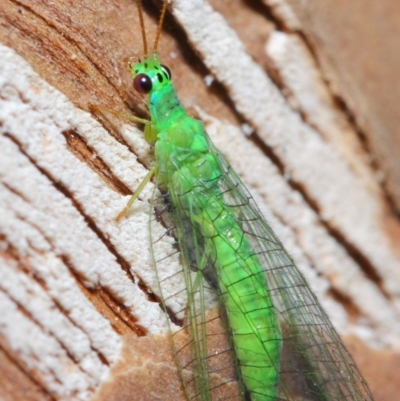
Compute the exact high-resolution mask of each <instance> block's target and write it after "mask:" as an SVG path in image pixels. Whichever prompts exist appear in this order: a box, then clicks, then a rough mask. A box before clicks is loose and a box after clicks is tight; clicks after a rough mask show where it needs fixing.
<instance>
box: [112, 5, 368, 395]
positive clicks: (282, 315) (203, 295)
mask: <svg viewBox="0 0 400 401" xmlns="http://www.w3.org/2000/svg"><path fill="white" fill-rule="evenodd" d="M136 3H137V5H138V12H139V16H140V23H141V30H142V36H143V42H144V59H143V61H139V62H138V63H136V64H134V65H132V67H131V72H132V76H133V80H134V88H135V90H136V91H137V92H139V93H141V94H143V95H147V96H148V107H149V112H150V116H151V120H150V121H147V122H146V121H143V120H141V119H137V118H135V117H132V120H134V121H139V122H145V139H146V141H147V142H148V143H150V144H152V145H154V156H155V166H154V167H153V168H152V169H151V170H150V172H149V174H148V176H147V177H146V179H145V180H144V181H143V182H142V184H141V185H140V186H139V188H138V189H137V191H136V192H135V193H134V194H133V196H132V198H131V200H130V201H129V203H128V205H127V206H126V208H125V209H124V210H123V211H122V212H121V214H120V215H119V216H118V218H121V217H122V216H124V215H125V214H126V212H127V210H128V209H129V208H130V207H131V205H132V203H133V202H134V201H135V199H137V197H138V196H139V194H140V192H141V191H142V189H143V188H144V186H145V185H146V184H147V183H148V182H149V181H150V180H151V179H152V178H153V177H155V179H156V183H157V187H158V188H159V189H160V191H161V193H162V194H163V199H165V200H166V201H167V203H168V205H169V207H168V208H169V211H170V214H171V216H172V225H171V226H169V227H168V228H169V230H168V232H170V233H173V234H174V236H175V237H176V241H177V246H178V248H179V251H180V255H181V262H182V265H183V276H184V278H185V286H186V296H187V307H186V309H185V316H184V319H183V320H184V322H183V327H184V329H186V330H187V331H188V332H189V335H190V341H189V342H187V343H185V344H183V345H182V344H181V343H179V341H178V340H177V339H176V336H174V349H175V354H176V360H177V364H178V368H179V371H180V374H181V379H182V383H183V387H184V389H185V393H186V396H187V398H188V399H195V400H215V399H228V398H229V399H237V400H251V401H275V400H276V401H278V400H290V401H295V400H296V401H298V400H302V401H308V400H310V401H314V400H324V401H331V400H337V401H339V400H340V401H342V400H357V401H361V400H372V395H371V393H370V391H369V389H368V385H367V384H366V382H365V380H364V379H363V377H362V376H361V374H360V372H359V371H358V369H357V367H356V365H355V363H354V361H353V360H352V358H351V356H350V354H349V353H348V351H347V349H346V348H345V346H344V345H343V343H342V341H341V340H340V338H339V336H338V334H337V333H336V331H335V329H334V328H333V326H332V324H331V323H330V321H329V318H328V317H327V315H326V314H325V312H324V311H323V309H322V308H321V306H320V304H319V303H318V301H317V299H316V297H315V295H314V294H313V293H312V291H311V290H310V288H309V286H308V285H307V283H306V281H305V279H304V277H303V276H302V274H301V273H300V272H299V270H298V269H297V267H296V266H295V264H294V262H293V261H292V259H291V258H290V256H289V255H288V253H287V252H286V250H285V249H284V248H283V246H282V244H281V242H280V241H279V239H278V238H277V237H276V235H275V234H274V233H273V231H272V230H271V228H270V227H269V225H268V223H267V222H266V221H265V219H264V218H263V216H262V215H261V213H260V211H259V209H258V207H257V205H256V204H255V202H254V200H253V199H252V197H251V196H250V194H249V192H248V191H247V189H246V188H245V186H244V185H243V183H242V182H241V180H240V178H239V177H238V176H237V175H236V174H235V172H234V171H233V170H232V168H231V167H230V165H229V164H228V162H227V161H226V160H225V159H224V157H223V156H222V155H221V153H220V152H219V151H218V150H217V149H216V148H215V146H214V145H213V144H212V142H211V140H210V138H209V137H208V135H207V133H206V132H205V129H204V126H203V123H202V122H201V121H199V120H197V119H195V118H193V117H191V116H189V115H188V114H187V112H186V110H185V109H184V107H183V106H182V105H181V103H180V101H179V99H178V97H177V94H176V93H175V90H174V87H173V85H172V81H171V72H170V71H169V69H168V68H167V67H166V66H164V65H162V64H160V61H159V58H158V55H157V50H156V49H157V43H158V39H159V36H160V32H161V27H162V23H163V18H164V16H165V13H166V9H167V0H165V1H164V5H163V8H162V13H161V17H160V22H159V28H158V31H157V35H156V39H155V44H154V50H153V54H152V55H150V56H148V54H147V44H146V39H145V35H144V23H143V16H142V10H141V3H140V0H136ZM163 213H164V212H163V211H161V212H159V213H158V216H159V217H161V218H162V216H163ZM156 243H157V239H154V240H153V245H154V246H156ZM156 265H157V263H156ZM161 287H162V285H161ZM162 291H163V289H162V288H161V292H162ZM209 293H211V294H213V295H214V301H215V302H216V304H217V305H218V307H217V309H218V311H219V312H218V316H216V318H218V319H220V320H221V321H222V322H223V324H224V327H225V329H226V331H227V334H228V338H229V341H228V343H227V346H226V348H225V349H223V352H221V350H219V351H216V350H215V349H213V345H212V341H213V336H215V337H217V336H219V334H220V333H219V332H215V331H212V329H210V324H209V323H210V322H211V321H212V318H211V317H210V315H209V314H208V312H207V309H206V305H207V302H208V301H207V298H208V294H209ZM164 302H166V301H165V299H164ZM221 355H222V356H223V357H222V358H221ZM188 372H191V373H188ZM224 372H225V373H226V375H225V373H224Z"/></svg>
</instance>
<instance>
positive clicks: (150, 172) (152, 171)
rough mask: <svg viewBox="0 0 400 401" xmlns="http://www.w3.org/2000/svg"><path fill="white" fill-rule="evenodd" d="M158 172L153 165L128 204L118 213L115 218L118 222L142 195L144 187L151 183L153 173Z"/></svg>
mask: <svg viewBox="0 0 400 401" xmlns="http://www.w3.org/2000/svg"><path fill="white" fill-rule="evenodd" d="M155 173H156V167H153V168H152V169H151V170H150V171H149V172H148V174H147V175H146V177H145V178H144V180H143V181H142V182H141V183H140V185H139V187H138V188H137V190H136V191H135V192H134V193H133V195H132V196H131V198H130V199H129V201H128V203H127V204H126V206H125V207H124V209H123V210H122V211H121V212H120V213H119V214H118V216H117V217H116V218H115V220H116V221H117V222H119V221H120V220H121V219H122V218H123V217H124V216H125V215H126V214H127V213H128V211H129V209H130V208H131V206H132V204H133V202H135V200H136V199H137V198H138V196H139V195H140V193H141V192H142V191H143V188H144V187H145V186H146V185H147V184H148V183H149V181H150V180H151V179H152V177H153V175H154V174H155Z"/></svg>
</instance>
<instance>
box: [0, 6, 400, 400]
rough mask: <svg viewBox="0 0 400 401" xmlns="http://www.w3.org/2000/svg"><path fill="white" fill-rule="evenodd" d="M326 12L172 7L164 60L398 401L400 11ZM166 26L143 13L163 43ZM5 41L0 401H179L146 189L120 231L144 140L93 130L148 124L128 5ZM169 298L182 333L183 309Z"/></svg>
mask: <svg viewBox="0 0 400 401" xmlns="http://www.w3.org/2000/svg"><path fill="white" fill-rule="evenodd" d="M320 3H321V2H318V1H309V2H307V3H305V2H295V1H292V0H290V1H289V0H264V3H262V2H258V1H247V2H228V1H224V0H220V1H217V0H213V1H212V2H211V5H210V4H208V3H205V2H204V0H193V1H183V0H173V1H171V4H170V6H169V7H170V12H171V13H169V14H168V15H167V18H166V21H165V27H164V29H163V32H162V37H161V42H160V44H159V53H160V58H161V60H162V62H163V64H166V65H168V66H169V68H170V69H171V71H172V74H173V78H174V83H175V86H176V89H177V91H178V93H179V95H180V97H181V99H182V102H183V104H184V105H185V106H186V107H187V108H189V110H191V112H192V113H193V114H196V115H198V116H200V117H201V118H202V119H203V121H204V122H205V123H206V125H207V129H208V131H209V133H210V135H211V136H212V139H213V140H214V142H215V144H216V145H217V147H218V148H219V149H220V150H221V151H222V152H223V153H224V155H225V156H226V157H227V159H228V160H229V161H230V163H231V164H232V166H233V167H234V169H235V170H236V171H237V172H238V173H239V174H240V175H241V177H242V178H243V180H244V182H245V183H246V185H247V186H248V187H249V189H250V191H251V192H252V194H253V196H254V197H255V199H256V201H257V202H258V203H259V205H260V207H261V209H262V210H263V212H264V213H265V215H266V217H267V219H268V220H269V221H270V222H271V225H272V226H273V228H274V230H275V231H276V232H277V233H278V235H279V236H280V238H281V239H282V241H283V243H284V244H285V246H286V248H287V249H288V250H289V252H290V253H291V255H292V256H293V258H294V259H295V260H296V262H297V263H298V265H299V267H300V268H301V270H302V271H303V272H304V273H305V275H306V277H307V279H308V280H309V282H310V284H311V286H312V287H313V289H314V290H315V292H316V293H317V295H318V297H319V298H320V300H321V302H322V304H323V306H324V307H325V309H326V310H327V312H328V313H329V315H330V316H331V317H332V321H333V322H334V324H335V326H336V327H337V329H338V331H339V332H340V333H341V334H342V335H343V337H344V339H345V342H346V344H347V345H348V347H349V348H350V350H351V351H352V352H353V355H354V357H355V359H356V361H357V362H358V364H359V366H360V369H361V370H362V372H363V373H364V375H365V377H366V379H367V380H368V381H369V383H370V386H371V389H372V392H373V393H374V396H375V398H376V401H384V400H393V399H395V398H396V397H395V396H396V395H397V394H398V393H399V391H400V389H399V388H398V381H396V380H394V378H396V377H398V375H399V374H400V370H399V365H400V356H399V348H400V344H399V338H400V323H399V322H400V316H399V315H400V273H399V272H400V252H399V250H398V244H399V239H400V225H399V221H398V217H397V216H398V211H399V209H400V195H399V194H400V178H399V177H398V174H399V171H400V168H399V165H398V163H399V159H398V157H396V153H397V149H398V148H399V146H398V143H399V141H400V135H399V132H398V129H399V128H398V127H399V126H400V124H399V122H398V121H397V120H396V119H398V118H399V115H398V112H397V105H398V104H399V101H400V94H399V93H398V88H397V87H396V85H394V84H393V82H396V81H395V79H394V78H393V77H394V72H393V71H398V70H399V65H400V59H399V57H400V56H399V54H398V52H397V53H396V52H395V51H394V50H393V49H394V43H398V35H397V36H396V29H397V33H398V27H397V25H396V23H395V21H398V18H399V17H400V6H399V5H397V3H396V2H391V3H392V4H391V5H388V4H382V2H380V1H377V0H368V1H367V2H366V1H365V0H357V1H352V2H343V4H341V6H340V7H338V6H337V4H336V3H335V4H336V5H333V4H331V5H328V4H325V5H322V4H320ZM348 3H351V5H350V4H348ZM158 13H159V5H158V6H157V7H156V6H154V5H153V4H145V24H146V32H147V34H148V36H149V38H150V41H151V40H152V38H154V34H155V29H156V23H157V19H158ZM380 38H384V40H383V39H382V40H381V39H380ZM0 42H1V43H2V44H1V45H0V53H1V54H0V131H1V136H0V142H1V143H0V149H1V157H0V185H1V188H0V198H1V200H0V245H1V246H0V392H1V395H2V399H4V400H13V401H14V400H89V399H96V400H102V399H107V400H113V399H118V400H130V399H137V400H159V399H163V400H168V399H171V400H172V399H173V400H177V399H183V394H182V388H181V385H180V381H179V376H178V374H177V372H176V368H175V364H174V362H173V354H172V349H171V345H170V340H169V336H168V324H167V317H166V316H165V315H164V313H163V311H162V308H161V307H160V305H161V302H160V298H159V295H158V284H157V280H156V277H155V274H154V270H153V268H152V259H151V253H150V245H149V235H148V234H149V233H148V220H149V218H150V217H149V208H148V199H149V197H150V196H151V194H152V193H153V189H152V185H151V184H150V185H149V186H148V187H147V188H146V189H145V191H144V192H143V194H142V195H141V198H140V200H138V201H137V203H136V204H135V210H134V212H132V213H131V214H130V215H129V218H128V219H125V220H124V221H122V222H121V223H120V224H116V223H115V221H114V218H115V216H116V215H117V214H118V212H119V211H120V210H121V209H122V207H123V206H124V204H125V202H126V200H127V198H128V195H129V194H130V193H131V192H132V191H133V190H134V189H135V188H136V187H137V186H138V185H139V183H140V182H141V180H142V179H143V178H144V177H145V175H146V172H147V169H148V168H149V167H150V166H151V161H152V158H151V149H149V147H148V145H147V144H146V143H145V141H144V139H143V134H142V133H141V132H140V131H139V130H138V129H137V128H136V127H134V126H132V125H130V124H127V123H126V122H125V121H121V120H120V119H118V118H116V117H114V116H112V115H111V116H106V118H104V116H101V115H99V114H91V113H89V111H90V109H91V108H90V106H91V105H100V106H104V107H107V108H110V109H113V110H118V111H122V112H130V113H133V114H136V115H139V116H143V117H146V116H147V110H146V106H145V103H144V100H143V99H141V98H140V97H138V95H136V94H135V93H134V91H133V90H132V82H131V78H130V76H129V72H128V70H127V64H128V60H129V58H131V57H139V56H141V53H142V41H141V34H140V31H139V23H138V18H137V12H136V8H135V4H134V2H133V1H130V0H122V1H118V2H109V1H97V2H94V1H90V0H87V1H74V2H64V1H61V0H59V1H53V2H51V3H49V2H47V1H43V2H41V1H24V0H22V1H9V0H5V1H3V2H1V5H0ZM396 91H397V92H396ZM157 229H158V230H159V234H161V233H162V232H163V227H162V225H161V224H160V226H159V227H158V228H157ZM163 241H164V243H163V244H162V247H160V248H162V252H163V253H162V254H160V255H156V257H157V259H159V260H161V262H160V269H161V270H160V271H161V274H162V278H164V277H171V276H172V275H174V273H176V272H177V271H178V270H179V256H178V255H177V254H176V251H175V248H174V241H173V240H172V239H171V237H168V236H165V237H163ZM169 255H172V256H169ZM168 283H171V288H168V289H167V291H169V294H170V295H171V296H172V295H174V294H176V293H177V292H178V291H179V290H180V289H181V288H182V282H181V281H180V280H179V277H178V276H176V280H175V281H174V280H171V279H170V280H168ZM171 299H174V302H171V304H168V308H169V315H170V316H171V317H173V319H172V320H173V321H174V322H179V319H181V318H182V316H181V315H180V314H179V311H180V310H182V307H183V305H184V299H179V297H173V298H171ZM171 328H172V330H179V327H178V326H175V324H174V323H173V324H172V326H171ZM182 335H185V334H184V333H182Z"/></svg>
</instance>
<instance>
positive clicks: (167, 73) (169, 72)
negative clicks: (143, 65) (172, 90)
mask: <svg viewBox="0 0 400 401" xmlns="http://www.w3.org/2000/svg"><path fill="white" fill-rule="evenodd" d="M161 68H162V70H163V72H164V73H165V75H166V78H167V79H169V80H171V77H172V75H171V70H170V69H169V68H168V67H167V66H166V65H163V64H161Z"/></svg>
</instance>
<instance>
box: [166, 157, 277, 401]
mask: <svg viewBox="0 0 400 401" xmlns="http://www.w3.org/2000/svg"><path fill="white" fill-rule="evenodd" d="M221 174H222V173H221V171H220V168H219V165H218V162H217V160H216V157H215V156H214V155H212V154H198V156H196V157H194V156H193V157H190V158H188V159H187V161H186V163H183V165H182V166H181V167H180V169H179V170H177V171H175V172H174V174H173V178H172V183H173V184H172V185H174V189H173V192H174V193H175V194H178V196H179V207H180V208H181V209H182V210H184V213H185V214H186V217H187V218H188V219H189V221H190V222H191V224H192V225H193V226H194V229H195V230H196V231H197V232H199V233H200V236H201V238H202V239H203V248H204V252H205V253H206V256H207V258H206V259H207V263H208V264H207V265H206V266H197V267H198V268H199V269H205V268H206V267H207V268H209V266H210V264H211V265H212V269H213V271H214V272H215V275H216V277H217V281H218V284H217V285H218V291H219V293H220V297H221V298H222V302H223V304H224V307H225V309H226V312H227V317H228V321H229V328H230V332H231V335H232V342H233V345H234V348H235V358H236V360H237V363H238V374H239V376H240V381H241V382H242V383H243V385H244V387H245V388H246V390H247V391H248V392H249V393H250V394H251V400H252V401H256V400H257V401H261V400H264V401H266V400H268V401H273V400H275V399H276V397H277V394H278V383H279V371H280V356H281V348H282V346H281V344H282V340H281V333H280V328H279V322H278V320H277V317H276V314H275V310H274V306H273V303H272V299H271V295H270V293H269V290H268V286H267V283H266V279H265V273H264V271H263V269H262V266H261V264H260V261H259V259H258V257H257V255H255V254H254V252H253V251H252V249H251V245H250V243H249V240H248V238H247V237H246V234H245V233H244V231H243V230H242V228H241V225H240V222H239V220H238V216H235V214H234V213H235V212H234V211H235V207H232V205H230V206H227V205H226V199H225V198H224V195H223V194H222V193H221V189H220V187H219V185H218V181H219V177H221Z"/></svg>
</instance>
